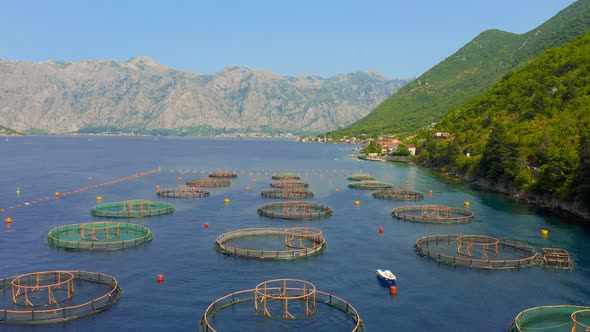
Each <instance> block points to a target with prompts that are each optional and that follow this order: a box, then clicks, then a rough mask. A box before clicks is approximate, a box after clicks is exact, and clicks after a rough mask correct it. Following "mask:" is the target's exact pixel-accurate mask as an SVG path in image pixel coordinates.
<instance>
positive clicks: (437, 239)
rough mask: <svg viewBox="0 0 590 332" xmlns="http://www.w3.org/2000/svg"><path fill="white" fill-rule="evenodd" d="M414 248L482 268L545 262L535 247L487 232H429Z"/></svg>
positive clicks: (423, 253) (422, 253) (442, 259)
mask: <svg viewBox="0 0 590 332" xmlns="http://www.w3.org/2000/svg"><path fill="white" fill-rule="evenodd" d="M414 250H415V251H416V253H417V254H418V255H420V256H423V257H427V258H430V259H433V260H436V261H437V262H438V263H443V264H447V265H452V266H467V267H471V268H479V269H492V270H502V269H518V268H524V267H530V266H535V265H540V264H541V263H542V258H541V257H540V255H539V254H538V253H537V251H536V250H535V248H533V247H530V246H528V245H526V244H524V243H521V242H517V241H513V240H507V239H501V238H494V237H491V236H485V235H459V234H440V235H429V236H425V237H422V238H420V239H418V240H417V241H416V244H415V246H414Z"/></svg>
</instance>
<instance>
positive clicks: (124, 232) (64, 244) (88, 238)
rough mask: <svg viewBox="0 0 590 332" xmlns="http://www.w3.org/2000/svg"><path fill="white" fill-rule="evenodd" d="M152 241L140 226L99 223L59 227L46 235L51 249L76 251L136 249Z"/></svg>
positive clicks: (151, 237)
mask: <svg viewBox="0 0 590 332" xmlns="http://www.w3.org/2000/svg"><path fill="white" fill-rule="evenodd" d="M152 239H153V236H152V233H151V232H150V230H149V229H148V228H147V227H145V226H142V225H138V224H132V223H120V222H114V221H99V222H89V223H81V224H73V225H65V226H59V227H56V228H54V229H52V230H51V231H49V234H47V243H48V244H49V245H50V246H52V247H58V248H66V249H76V250H118V249H125V248H131V247H137V246H140V245H142V244H145V243H148V242H150V241H151V240H152Z"/></svg>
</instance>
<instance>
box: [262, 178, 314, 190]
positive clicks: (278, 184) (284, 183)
mask: <svg viewBox="0 0 590 332" xmlns="http://www.w3.org/2000/svg"><path fill="white" fill-rule="evenodd" d="M270 186H271V187H273V188H285V189H297V188H307V187H309V183H306V182H302V181H299V180H278V181H272V182H271V183H270Z"/></svg>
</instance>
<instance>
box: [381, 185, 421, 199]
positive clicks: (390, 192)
mask: <svg viewBox="0 0 590 332" xmlns="http://www.w3.org/2000/svg"><path fill="white" fill-rule="evenodd" d="M373 197H375V198H378V199H389V200H396V201H419V200H422V199H424V194H423V193H419V192H417V191H412V190H409V189H403V188H387V189H381V190H377V191H375V192H373Z"/></svg>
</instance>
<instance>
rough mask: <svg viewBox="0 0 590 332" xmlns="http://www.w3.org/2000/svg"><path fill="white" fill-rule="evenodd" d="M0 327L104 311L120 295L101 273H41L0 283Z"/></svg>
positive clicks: (16, 277)
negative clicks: (3, 324) (1, 325)
mask: <svg viewBox="0 0 590 332" xmlns="http://www.w3.org/2000/svg"><path fill="white" fill-rule="evenodd" d="M0 290H2V292H0V323H5V324H29V325H36V324H49V323H59V322H64V321H69V320H73V319H76V318H80V317H84V316H88V315H93V314H95V313H98V312H100V311H103V310H106V309H108V308H110V307H111V306H113V305H114V304H115V303H117V301H119V299H120V297H121V295H122V293H123V291H122V290H121V288H120V287H119V283H118V282H117V280H116V279H115V278H114V277H112V276H110V275H108V274H104V273H99V272H86V271H45V272H34V273H28V274H23V275H19V276H15V277H7V278H1V279H0Z"/></svg>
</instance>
